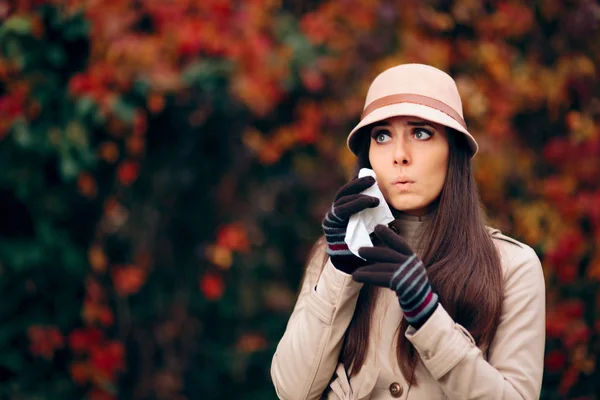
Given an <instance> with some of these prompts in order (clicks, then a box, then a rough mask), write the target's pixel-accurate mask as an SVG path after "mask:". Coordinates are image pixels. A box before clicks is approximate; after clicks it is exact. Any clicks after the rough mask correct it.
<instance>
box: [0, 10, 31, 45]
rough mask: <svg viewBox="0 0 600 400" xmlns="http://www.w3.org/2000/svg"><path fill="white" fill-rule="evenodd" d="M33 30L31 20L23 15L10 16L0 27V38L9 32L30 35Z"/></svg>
mask: <svg viewBox="0 0 600 400" xmlns="http://www.w3.org/2000/svg"><path fill="white" fill-rule="evenodd" d="M30 32H31V22H30V21H29V20H28V19H27V18H24V17H22V16H19V15H15V16H13V17H10V18H9V19H7V20H6V21H4V23H3V24H2V26H1V27H0V40H1V39H3V37H4V36H5V35H7V34H9V33H14V34H16V35H28V34H29V33H30Z"/></svg>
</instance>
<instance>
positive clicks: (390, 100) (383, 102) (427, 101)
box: [360, 93, 467, 129]
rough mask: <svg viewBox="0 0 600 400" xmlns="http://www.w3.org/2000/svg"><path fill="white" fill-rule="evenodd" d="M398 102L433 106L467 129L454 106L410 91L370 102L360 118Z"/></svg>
mask: <svg viewBox="0 0 600 400" xmlns="http://www.w3.org/2000/svg"><path fill="white" fill-rule="evenodd" d="M398 103H414V104H421V105H423V106H427V107H431V108H435V109H436V110H438V111H441V112H443V113H444V114H447V115H448V116H449V117H450V118H452V119H453V120H455V121H456V122H458V123H459V124H460V125H461V126H462V127H463V128H465V129H467V124H466V123H465V120H464V119H463V118H462V117H461V116H460V114H459V113H457V112H456V110H454V108H452V107H450V106H449V105H447V104H446V103H444V102H442V101H440V100H437V99H434V98H432V97H428V96H423V95H420V94H411V93H401V94H391V95H389V96H384V97H382V98H380V99H377V100H375V101H373V102H371V104H369V105H368V106H367V107H365V109H364V111H363V113H362V115H361V117H360V119H361V120H362V119H364V118H365V117H366V116H367V115H369V114H371V113H372V112H373V111H375V110H377V109H379V108H382V107H386V106H390V105H392V104H398Z"/></svg>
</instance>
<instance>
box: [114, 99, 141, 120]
mask: <svg viewBox="0 0 600 400" xmlns="http://www.w3.org/2000/svg"><path fill="white" fill-rule="evenodd" d="M112 110H113V112H114V113H115V115H116V116H117V118H119V119H121V120H122V121H125V122H127V123H130V124H131V123H132V122H133V116H134V114H135V107H134V106H133V105H131V104H128V103H127V102H125V101H124V100H123V98H121V97H117V99H116V101H115V102H114V105H113V109H112Z"/></svg>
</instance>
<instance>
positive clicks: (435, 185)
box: [430, 154, 448, 197]
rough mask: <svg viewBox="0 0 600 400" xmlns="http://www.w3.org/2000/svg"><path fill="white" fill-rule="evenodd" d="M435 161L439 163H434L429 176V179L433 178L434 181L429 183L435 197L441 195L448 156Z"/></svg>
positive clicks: (446, 171) (446, 172)
mask: <svg viewBox="0 0 600 400" xmlns="http://www.w3.org/2000/svg"><path fill="white" fill-rule="evenodd" d="M437 160H439V161H437V162H436V163H434V165H433V168H432V171H431V175H430V176H431V177H434V181H433V182H431V183H432V185H431V188H432V189H433V190H435V191H436V194H435V196H436V197H437V196H438V195H439V194H440V193H441V191H442V187H443V186H444V182H445V181H446V175H447V174H448V155H447V154H446V155H445V156H441V157H439V158H437Z"/></svg>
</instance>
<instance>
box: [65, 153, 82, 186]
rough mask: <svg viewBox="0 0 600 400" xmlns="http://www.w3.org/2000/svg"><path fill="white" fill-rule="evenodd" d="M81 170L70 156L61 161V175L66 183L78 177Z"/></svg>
mask: <svg viewBox="0 0 600 400" xmlns="http://www.w3.org/2000/svg"><path fill="white" fill-rule="evenodd" d="M79 171H80V168H79V165H78V164H77V162H76V161H75V159H74V158H73V157H72V156H71V155H70V154H69V155H64V156H63V157H61V159H60V175H61V176H62V178H63V179H64V180H65V181H70V180H72V179H74V178H76V177H77V175H78V174H79Z"/></svg>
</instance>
